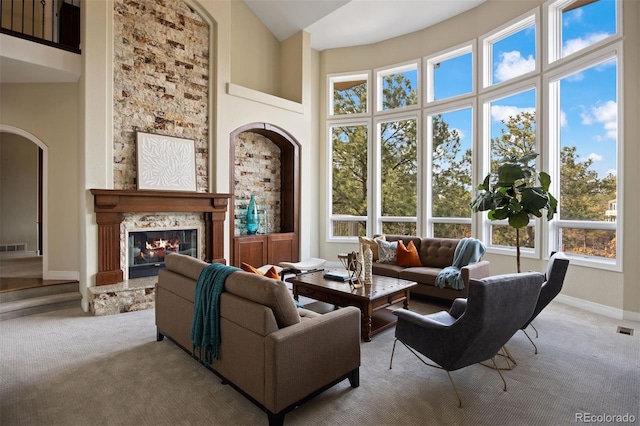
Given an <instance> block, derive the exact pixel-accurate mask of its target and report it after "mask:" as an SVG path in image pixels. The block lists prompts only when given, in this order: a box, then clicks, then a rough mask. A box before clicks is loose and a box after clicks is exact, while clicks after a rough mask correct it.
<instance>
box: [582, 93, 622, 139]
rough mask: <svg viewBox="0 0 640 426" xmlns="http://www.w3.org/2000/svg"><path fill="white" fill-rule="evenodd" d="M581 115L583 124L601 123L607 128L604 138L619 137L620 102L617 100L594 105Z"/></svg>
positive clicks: (600, 137)
mask: <svg viewBox="0 0 640 426" xmlns="http://www.w3.org/2000/svg"><path fill="white" fill-rule="evenodd" d="M580 117H581V118H582V124H586V125H591V124H594V123H601V124H602V127H603V128H604V130H605V135H604V138H606V139H616V138H617V137H618V104H617V103H616V102H615V101H607V102H604V103H597V104H596V105H592V106H591V108H590V109H589V110H584V111H583V112H582V113H581V114H580ZM596 139H597V140H602V139H603V137H602V136H599V137H597V138H596Z"/></svg>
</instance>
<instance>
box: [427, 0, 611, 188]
mask: <svg viewBox="0 0 640 426" xmlns="http://www.w3.org/2000/svg"><path fill="white" fill-rule="evenodd" d="M562 24H563V25H562V52H563V56H568V55H570V54H572V53H573V52H576V51H578V50H581V49H582V48H584V47H586V46H589V45H591V44H593V43H595V42H597V41H599V40H601V39H603V38H605V37H607V36H608V35H611V34H613V33H615V31H616V28H615V1H614V0H600V1H598V2H595V3H592V4H590V5H587V6H584V7H579V8H576V9H574V10H572V11H569V12H565V13H564V14H563V20H562ZM492 56H493V57H492V60H493V67H492V68H493V76H492V78H493V82H494V83H498V82H502V81H507V80H509V79H512V78H514V77H517V76H519V75H522V74H524V73H526V72H529V71H531V70H533V69H534V67H535V60H536V58H535V28H534V27H533V26H531V27H529V28H526V29H523V30H521V31H519V32H517V33H515V34H512V35H510V36H508V37H506V38H504V39H502V40H498V41H497V42H495V43H494V45H493V52H492ZM470 70H471V56H470V55H464V56H461V57H458V58H455V59H452V60H448V61H445V62H443V63H441V66H440V68H438V69H437V70H436V73H435V79H436V80H435V82H436V84H435V86H436V88H435V98H436V99H443V98H446V97H450V96H454V95H457V94H461V93H467V92H469V91H470V78H469V77H468V76H470ZM616 103H617V98H616V63H615V62H614V61H609V62H606V63H602V64H599V65H596V66H593V67H591V68H589V69H586V70H582V71H581V72H576V73H574V74H573V75H570V76H567V77H565V78H563V79H562V80H561V81H560V107H561V117H560V122H561V130H560V138H561V145H562V146H576V147H577V154H578V156H579V157H580V159H581V160H583V161H584V160H586V159H587V158H590V159H592V160H593V164H592V166H591V169H592V170H595V171H597V172H598V175H599V177H604V176H606V175H607V174H609V173H614V174H615V173H616V137H617V104H616ZM523 110H528V111H535V110H536V105H535V92H534V91H533V90H530V91H527V92H523V93H521V94H519V95H512V96H508V97H505V98H503V99H498V100H494V101H492V102H491V114H492V123H491V134H492V137H496V136H498V135H499V134H500V129H501V128H502V127H503V126H502V124H501V123H500V120H505V121H506V120H507V119H508V117H509V116H510V115H514V114H517V113H518V112H520V111H523ZM446 120H447V122H448V123H449V125H450V127H452V128H456V129H458V130H459V131H460V132H461V133H462V135H463V136H464V135H471V125H470V123H465V122H464V121H463V120H459V119H458V118H457V117H456V116H455V115H450V116H449V117H447V118H446Z"/></svg>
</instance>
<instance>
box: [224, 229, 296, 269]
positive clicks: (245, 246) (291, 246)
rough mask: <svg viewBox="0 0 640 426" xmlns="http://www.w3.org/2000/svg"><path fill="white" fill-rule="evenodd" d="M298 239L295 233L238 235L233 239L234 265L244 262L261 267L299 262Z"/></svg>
mask: <svg viewBox="0 0 640 426" xmlns="http://www.w3.org/2000/svg"><path fill="white" fill-rule="evenodd" d="M298 256H299V254H298V239H297V237H296V234H295V233H293V232H284V233H275V234H266V235H265V234H260V235H236V236H235V237H234V238H233V265H234V266H238V267H239V266H240V265H241V263H242V262H245V263H248V264H249V265H251V266H255V267H260V266H263V265H266V264H270V265H277V264H279V263H280V262H297V261H298Z"/></svg>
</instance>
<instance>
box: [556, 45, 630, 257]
mask: <svg viewBox="0 0 640 426" xmlns="http://www.w3.org/2000/svg"><path fill="white" fill-rule="evenodd" d="M581 65H582V66H581V67H578V68H576V67H571V68H567V69H563V70H561V72H560V74H559V75H558V76H557V77H554V78H553V79H551V81H550V83H549V84H550V93H551V94H552V96H551V97H550V104H551V105H550V111H551V114H552V115H553V122H555V123H556V125H555V129H553V130H554V131H553V132H552V135H553V136H555V137H557V140H556V141H555V142H556V144H555V146H556V150H555V152H554V154H555V156H554V157H555V158H556V159H559V162H558V164H557V167H558V168H559V175H560V176H559V178H560V179H559V182H558V185H557V186H556V187H557V188H558V191H559V194H560V198H559V206H560V211H559V220H558V221H557V223H556V224H555V225H556V228H557V233H556V234H555V235H556V238H557V241H556V244H557V246H558V247H559V248H560V249H561V250H563V251H565V252H567V253H571V254H575V255H578V256H589V257H594V258H601V261H603V262H608V261H609V262H611V261H615V259H616V257H617V251H618V247H617V246H618V245H617V238H616V237H617V223H616V222H617V210H616V208H615V206H616V205H617V198H618V197H617V194H618V178H617V176H618V154H617V152H618V109H619V108H618V94H617V81H618V78H617V76H618V60H617V51H616V50H615V49H614V50H611V51H610V52H609V54H607V55H605V56H604V57H602V56H600V57H596V58H593V59H592V60H590V61H589V60H587V61H583V63H582V64H581ZM612 206H614V207H612Z"/></svg>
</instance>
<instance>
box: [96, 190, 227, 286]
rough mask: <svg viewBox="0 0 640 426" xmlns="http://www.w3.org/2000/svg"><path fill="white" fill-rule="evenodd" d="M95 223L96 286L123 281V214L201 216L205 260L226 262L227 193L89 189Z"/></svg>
mask: <svg viewBox="0 0 640 426" xmlns="http://www.w3.org/2000/svg"><path fill="white" fill-rule="evenodd" d="M91 194H93V200H94V203H93V211H94V212H95V214H96V223H97V224H98V273H97V275H96V285H107V284H115V283H119V282H122V281H124V273H123V272H122V269H121V268H120V224H121V223H122V218H123V216H122V214H123V213H147V212H148V213H161V212H162V213H164V212H185V213H204V222H205V259H204V260H205V261H206V262H209V263H211V262H217V263H226V260H225V258H224V220H225V216H226V213H227V205H228V203H229V199H230V198H231V195H230V194H212V193H208V192H174V191H135V190H132V191H125V190H113V189H92V190H91Z"/></svg>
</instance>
